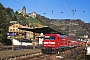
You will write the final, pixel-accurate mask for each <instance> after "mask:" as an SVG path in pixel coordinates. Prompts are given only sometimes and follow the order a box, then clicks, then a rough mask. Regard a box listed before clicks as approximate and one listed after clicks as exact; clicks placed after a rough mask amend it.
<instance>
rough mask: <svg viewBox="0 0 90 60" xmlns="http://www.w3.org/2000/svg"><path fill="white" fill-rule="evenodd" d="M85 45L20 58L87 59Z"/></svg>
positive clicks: (40, 59)
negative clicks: (57, 52)
mask: <svg viewBox="0 0 90 60" xmlns="http://www.w3.org/2000/svg"><path fill="white" fill-rule="evenodd" d="M84 53H85V52H84V50H83V47H78V48H73V49H70V50H66V51H62V52H60V54H43V53H41V54H40V55H34V56H28V57H23V58H19V60H80V59H82V60H85V54H84Z"/></svg>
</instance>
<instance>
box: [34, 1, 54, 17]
mask: <svg viewBox="0 0 90 60" xmlns="http://www.w3.org/2000/svg"><path fill="white" fill-rule="evenodd" d="M35 1H36V2H37V3H38V4H39V5H41V4H40V3H39V2H38V1H37V0H35ZM41 6H42V7H43V8H45V7H44V6H43V5H41ZM45 9H46V10H47V11H48V12H50V13H52V15H53V16H54V17H56V16H55V15H54V11H53V10H52V11H49V10H48V9H47V8H45Z"/></svg>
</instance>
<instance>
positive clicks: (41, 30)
mask: <svg viewBox="0 0 90 60" xmlns="http://www.w3.org/2000/svg"><path fill="white" fill-rule="evenodd" d="M19 29H21V30H26V31H32V32H35V33H44V34H48V33H53V34H54V33H56V34H61V35H64V34H62V33H61V32H58V31H56V30H54V29H52V28H50V27H48V26H43V27H35V28H19Z"/></svg>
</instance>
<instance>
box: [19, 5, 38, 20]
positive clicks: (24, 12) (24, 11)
mask: <svg viewBox="0 0 90 60" xmlns="http://www.w3.org/2000/svg"><path fill="white" fill-rule="evenodd" d="M18 14H22V15H23V16H25V15H27V14H26V7H25V6H23V8H22V12H21V11H20V9H18ZM36 15H37V14H36V12H35V11H34V12H33V13H29V14H28V16H29V17H32V18H34V19H35V18H36Z"/></svg>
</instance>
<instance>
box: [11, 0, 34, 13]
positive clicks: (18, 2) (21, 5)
mask: <svg viewBox="0 0 90 60" xmlns="http://www.w3.org/2000/svg"><path fill="white" fill-rule="evenodd" d="M13 1H14V2H16V3H17V4H19V5H21V6H24V5H22V4H21V3H19V2H17V1H16V0H13ZM25 7H26V6H25ZM26 8H27V7H26ZM27 9H28V10H29V11H31V12H33V11H32V10H31V9H29V8H27Z"/></svg>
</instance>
